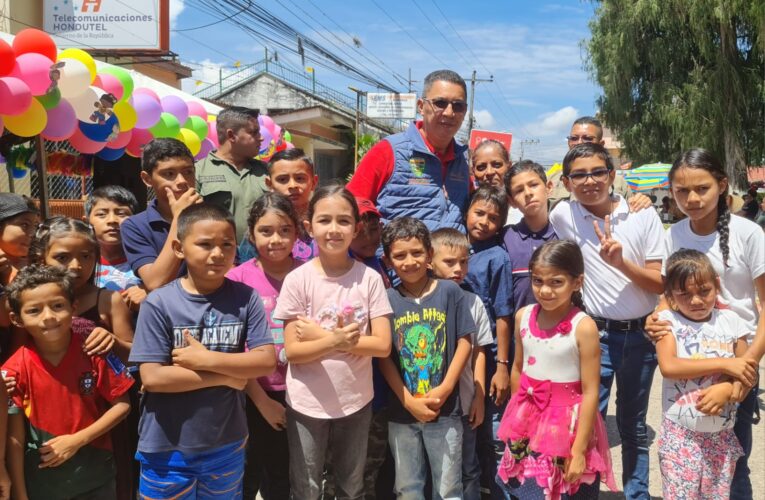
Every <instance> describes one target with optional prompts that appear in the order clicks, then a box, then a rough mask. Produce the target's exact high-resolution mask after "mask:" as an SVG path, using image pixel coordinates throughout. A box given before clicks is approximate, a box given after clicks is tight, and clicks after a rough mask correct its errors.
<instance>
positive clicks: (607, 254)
mask: <svg viewBox="0 0 765 500" xmlns="http://www.w3.org/2000/svg"><path fill="white" fill-rule="evenodd" d="M592 225H593V227H594V228H595V235H596V236H597V237H598V239H599V240H600V258H601V259H603V261H604V262H605V263H606V264H608V265H609V266H611V267H614V268H616V269H618V270H619V271H621V272H622V273H623V274H624V275H625V276H626V277H627V278H629V279H630V280H631V281H632V282H633V283H635V284H636V285H637V286H639V287H640V288H642V289H643V290H646V291H648V292H651V293H655V294H660V293H662V292H663V291H664V282H663V281H662V278H661V261H660V260H648V261H646V263H645V267H643V266H639V265H638V264H636V263H635V262H632V261H631V260H629V259H625V258H624V256H623V255H622V244H621V243H620V242H618V241H616V240H615V239H614V238H613V236H612V235H611V217H610V216H609V215H606V219H605V225H604V228H603V231H601V230H600V226H599V225H598V221H596V220H594V221H592Z"/></svg>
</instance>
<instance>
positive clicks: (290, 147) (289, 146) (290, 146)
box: [285, 141, 295, 149]
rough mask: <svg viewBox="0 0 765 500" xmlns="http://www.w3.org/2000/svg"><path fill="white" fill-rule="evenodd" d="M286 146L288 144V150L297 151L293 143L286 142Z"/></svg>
mask: <svg viewBox="0 0 765 500" xmlns="http://www.w3.org/2000/svg"><path fill="white" fill-rule="evenodd" d="M285 144H287V149H295V145H294V144H292V143H291V142H286V141H285Z"/></svg>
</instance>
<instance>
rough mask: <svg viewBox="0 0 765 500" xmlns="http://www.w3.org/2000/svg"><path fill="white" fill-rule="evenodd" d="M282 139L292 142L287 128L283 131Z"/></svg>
mask: <svg viewBox="0 0 765 500" xmlns="http://www.w3.org/2000/svg"><path fill="white" fill-rule="evenodd" d="M284 140H285V141H287V142H292V134H290V132H289V130H285V131H284Z"/></svg>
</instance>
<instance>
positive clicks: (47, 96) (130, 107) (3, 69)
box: [0, 29, 218, 160]
mask: <svg viewBox="0 0 765 500" xmlns="http://www.w3.org/2000/svg"><path fill="white" fill-rule="evenodd" d="M3 128H6V129H8V131H9V132H12V133H14V134H16V135H18V136H21V137H32V136H35V135H37V134H40V135H41V136H42V137H43V138H45V139H47V140H50V141H63V140H68V141H69V143H70V144H71V145H72V147H74V148H75V149H76V150H77V151H79V152H81V153H87V154H96V155H97V156H99V157H101V158H103V159H106V160H116V159H118V158H120V157H121V156H122V155H123V154H124V153H127V154H129V155H131V156H135V157H140V155H141V148H142V147H143V146H144V145H145V144H146V143H147V142H149V141H150V140H152V139H153V138H155V137H174V138H176V139H178V140H180V141H182V142H183V143H184V144H186V146H188V148H189V150H191V153H192V154H193V155H194V156H195V157H196V158H202V157H204V156H206V155H207V153H209V152H210V151H211V150H212V149H214V148H216V147H218V139H217V134H216V131H215V122H214V117H211V116H209V115H208V114H207V111H206V110H205V108H204V106H203V105H202V104H201V103H199V102H198V101H185V100H184V99H182V98H181V97H178V96H175V95H168V96H165V97H162V98H160V97H159V95H157V93H156V92H154V91H153V90H150V89H147V88H134V84H133V78H132V77H131V76H130V72H128V71H127V70H125V69H122V68H120V67H116V66H112V67H105V68H102V69H101V70H100V72H98V71H97V67H96V63H95V61H94V60H93V58H92V57H91V56H90V54H88V53H87V52H85V51H83V50H80V49H75V48H69V49H66V50H64V51H62V52H60V53H58V51H57V48H56V44H55V42H54V41H53V39H52V38H51V37H50V36H48V34H47V33H45V32H43V31H40V30H36V29H26V30H23V31H21V32H19V33H18V35H16V37H15V38H14V40H13V44H12V45H8V44H7V43H6V42H4V41H3V40H0V134H1V133H2V131H3Z"/></svg>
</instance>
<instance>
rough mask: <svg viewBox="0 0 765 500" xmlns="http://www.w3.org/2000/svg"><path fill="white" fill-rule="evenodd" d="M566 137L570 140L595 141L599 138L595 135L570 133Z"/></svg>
mask: <svg viewBox="0 0 765 500" xmlns="http://www.w3.org/2000/svg"><path fill="white" fill-rule="evenodd" d="M566 139H568V142H595V141H596V140H597V139H598V138H597V137H595V136H594V135H570V136H568V137H566Z"/></svg>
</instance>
